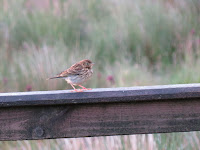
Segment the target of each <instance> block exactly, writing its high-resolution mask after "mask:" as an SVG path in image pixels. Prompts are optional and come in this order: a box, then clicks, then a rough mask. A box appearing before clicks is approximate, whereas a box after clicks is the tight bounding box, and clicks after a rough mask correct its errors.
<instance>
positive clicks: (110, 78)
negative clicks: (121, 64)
mask: <svg viewBox="0 0 200 150" xmlns="http://www.w3.org/2000/svg"><path fill="white" fill-rule="evenodd" d="M106 80H107V81H109V82H110V83H111V84H115V79H114V77H113V76H112V75H109V76H107V78H106Z"/></svg>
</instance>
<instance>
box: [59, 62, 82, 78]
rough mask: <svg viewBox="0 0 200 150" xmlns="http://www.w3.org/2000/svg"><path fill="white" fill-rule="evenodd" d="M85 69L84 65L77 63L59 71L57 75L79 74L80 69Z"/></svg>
mask: <svg viewBox="0 0 200 150" xmlns="http://www.w3.org/2000/svg"><path fill="white" fill-rule="evenodd" d="M82 69H83V66H82V65H80V64H78V63H76V64H74V65H73V66H71V67H70V68H69V69H67V70H65V71H63V72H61V73H59V74H58V75H57V77H67V76H69V75H79V74H80V71H81V70H82Z"/></svg>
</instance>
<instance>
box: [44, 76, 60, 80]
mask: <svg viewBox="0 0 200 150" xmlns="http://www.w3.org/2000/svg"><path fill="white" fill-rule="evenodd" d="M57 78H62V77H59V76H56V77H51V78H47V80H50V79H57Z"/></svg>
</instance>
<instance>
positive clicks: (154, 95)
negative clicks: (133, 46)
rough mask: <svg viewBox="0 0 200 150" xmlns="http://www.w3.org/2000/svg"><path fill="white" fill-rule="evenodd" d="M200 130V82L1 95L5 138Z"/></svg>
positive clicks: (0, 124)
mask: <svg viewBox="0 0 200 150" xmlns="http://www.w3.org/2000/svg"><path fill="white" fill-rule="evenodd" d="M184 131H200V84H186V85H167V86H146V87H130V88H113V89H94V90H92V91H87V92H83V93H71V92H70V91H38V92H18V93H1V94H0V140H25V139H47V138H62V137H86V136H105V135H124V134H126V135H128V134H142V133H167V132H168V133H169V132H184Z"/></svg>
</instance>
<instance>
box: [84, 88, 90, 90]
mask: <svg viewBox="0 0 200 150" xmlns="http://www.w3.org/2000/svg"><path fill="white" fill-rule="evenodd" d="M84 90H92V89H91V88H85V89H84Z"/></svg>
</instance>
